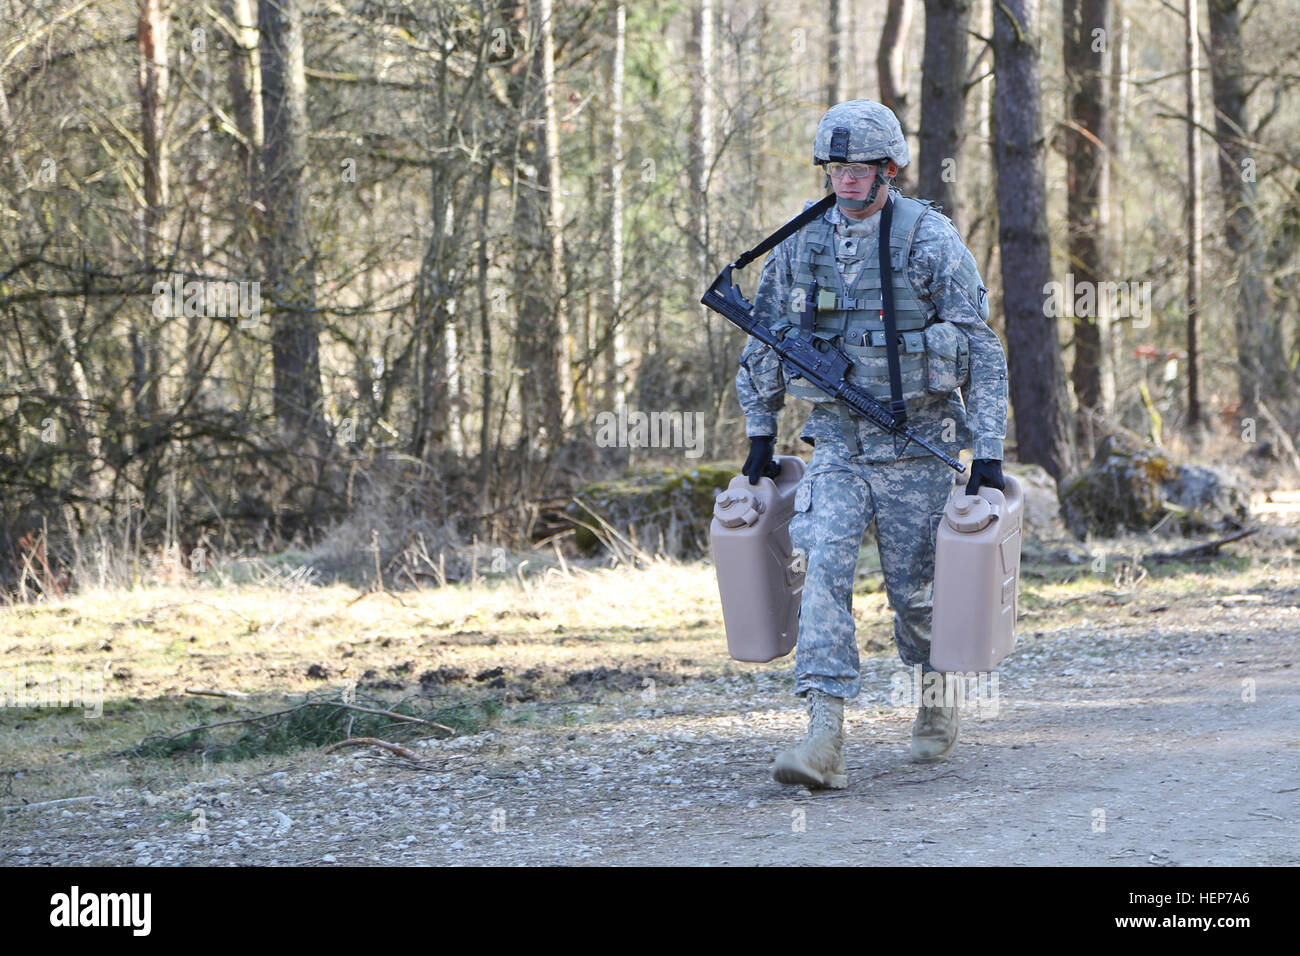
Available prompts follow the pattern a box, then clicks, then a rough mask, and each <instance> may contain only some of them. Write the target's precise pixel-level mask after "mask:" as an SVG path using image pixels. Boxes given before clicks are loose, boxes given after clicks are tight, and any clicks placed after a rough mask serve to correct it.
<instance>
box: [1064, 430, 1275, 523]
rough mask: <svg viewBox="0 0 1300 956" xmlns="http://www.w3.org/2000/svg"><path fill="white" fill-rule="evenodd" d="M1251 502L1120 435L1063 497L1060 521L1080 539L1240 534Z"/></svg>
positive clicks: (1208, 475)
mask: <svg viewBox="0 0 1300 956" xmlns="http://www.w3.org/2000/svg"><path fill="white" fill-rule="evenodd" d="M1249 513H1250V512H1249V499H1248V498H1247V496H1246V495H1245V493H1244V492H1243V491H1242V490H1241V489H1240V488H1239V487H1237V486H1236V485H1235V484H1234V483H1233V482H1232V481H1231V479H1229V478H1228V477H1227V476H1226V475H1222V474H1220V473H1219V472H1217V471H1216V470H1215V469H1213V468H1208V467H1206V466H1204V465H1178V464H1176V463H1174V462H1173V461H1172V460H1171V459H1170V458H1169V456H1168V453H1167V452H1166V451H1165V450H1164V449H1161V448H1157V447H1155V446H1154V445H1150V444H1148V443H1146V442H1144V441H1142V440H1141V439H1140V438H1138V437H1137V436H1136V435H1133V434H1132V433H1130V432H1125V431H1116V432H1113V433H1112V434H1110V435H1107V436H1106V437H1105V438H1103V439H1102V440H1101V442H1100V444H1099V445H1098V446H1097V454H1096V455H1094V456H1093V459H1092V462H1091V463H1090V464H1089V465H1088V467H1087V468H1086V469H1084V471H1083V472H1082V473H1081V474H1079V475H1077V476H1076V477H1075V478H1073V479H1072V480H1070V481H1068V482H1067V483H1066V484H1065V486H1064V489H1063V490H1062V492H1061V517H1062V518H1063V519H1064V521H1065V524H1066V527H1067V528H1069V529H1070V532H1071V533H1072V534H1074V535H1075V536H1076V537H1078V538H1084V537H1086V536H1087V535H1089V534H1091V535H1094V536H1100V537H1110V536H1113V535H1116V534H1119V533H1121V532H1124V531H1139V532H1141V531H1150V530H1151V529H1152V528H1154V527H1155V526H1156V525H1158V524H1161V522H1162V521H1163V522H1164V524H1163V525H1162V527H1164V528H1166V529H1167V530H1169V531H1171V532H1177V533H1181V534H1192V533H1196V532H1201V531H1206V530H1222V529H1224V528H1239V527H1242V522H1244V521H1245V520H1246V519H1247V518H1248V516H1249Z"/></svg>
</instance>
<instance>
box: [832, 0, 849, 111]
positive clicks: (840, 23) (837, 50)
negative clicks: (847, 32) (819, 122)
mask: <svg viewBox="0 0 1300 956" xmlns="http://www.w3.org/2000/svg"><path fill="white" fill-rule="evenodd" d="M845 7H846V0H830V10H829V11H828V15H829V18H830V23H829V25H828V28H827V40H826V107H827V109H829V108H830V107H832V106H834V105H835V104H836V103H841V102H843V101H844V100H845V99H847V98H848V97H847V96H845V94H844V89H845V75H846V74H847V73H848V72H849V70H850V68H851V64H849V63H847V62H846V57H845V56H844V49H845V43H844V28H845V26H846V20H847V18H848V14H847V10H846V9H845Z"/></svg>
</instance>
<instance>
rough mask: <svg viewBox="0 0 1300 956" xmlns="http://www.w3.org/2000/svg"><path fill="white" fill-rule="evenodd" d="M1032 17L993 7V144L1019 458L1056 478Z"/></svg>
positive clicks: (1032, 9) (1027, 10)
mask: <svg viewBox="0 0 1300 956" xmlns="http://www.w3.org/2000/svg"><path fill="white" fill-rule="evenodd" d="M1037 20H1038V0H999V3H998V4H997V7H996V9H995V10H994V13H993V55H994V64H995V68H996V70H997V85H996V87H995V90H994V100H993V122H994V126H995V131H994V138H993V142H994V148H993V152H994V161H995V162H994V167H995V169H996V170H997V196H998V241H999V246H1000V249H1001V256H1002V288H1003V300H1004V311H1005V313H1006V329H1007V331H1006V335H1007V360H1008V371H1009V373H1010V391H1011V403H1012V407H1013V409H1014V411H1015V423H1016V449H1017V457H1018V459H1019V460H1020V461H1021V462H1024V463H1033V464H1039V465H1042V466H1043V467H1044V468H1045V469H1047V471H1048V472H1049V473H1050V474H1051V475H1052V477H1053V478H1055V479H1056V480H1057V481H1058V482H1059V481H1061V480H1062V479H1063V478H1064V477H1065V475H1066V474H1067V473H1068V472H1069V471H1070V470H1071V468H1072V467H1073V463H1072V461H1071V458H1072V455H1071V450H1070V440H1069V430H1068V427H1067V424H1066V422H1067V415H1066V393H1065V374H1064V369H1063V366H1062V363H1061V347H1060V340H1059V337H1058V334H1057V327H1056V319H1055V317H1049V316H1047V315H1046V312H1047V311H1048V310H1047V309H1045V308H1044V301H1043V297H1044V294H1045V293H1046V291H1047V287H1048V283H1049V281H1050V278H1051V268H1052V257H1051V246H1050V236H1049V233H1048V228H1047V201H1046V190H1045V187H1044V171H1043V152H1044V143H1043V132H1042V118H1041V114H1040V103H1039V100H1040V96H1041V90H1040V86H1039V67H1038V58H1039V53H1038V45H1039V40H1038V35H1037V32H1036V30H1037Z"/></svg>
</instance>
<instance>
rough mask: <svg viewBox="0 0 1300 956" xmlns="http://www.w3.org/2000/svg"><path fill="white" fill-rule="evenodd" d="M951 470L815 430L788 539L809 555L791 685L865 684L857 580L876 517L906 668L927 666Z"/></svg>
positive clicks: (834, 690) (832, 688) (846, 692)
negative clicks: (937, 549) (885, 457)
mask: <svg viewBox="0 0 1300 956" xmlns="http://www.w3.org/2000/svg"><path fill="white" fill-rule="evenodd" d="M954 475H955V473H954V472H953V470H952V469H951V468H949V467H948V466H947V465H945V464H944V463H943V462H941V461H939V459H937V458H934V457H933V456H927V457H924V458H905V459H902V460H900V461H866V460H865V456H861V455H853V454H851V453H850V451H849V449H848V448H847V446H845V444H844V443H843V441H838V440H835V439H831V438H819V439H818V440H817V444H816V447H815V448H814V449H813V456H812V460H811V461H810V462H809V464H808V468H807V469H806V470H805V472H804V476H803V478H802V479H801V481H800V482H799V486H798V488H797V489H796V490H795V506H794V507H795V511H794V516H793V517H792V518H791V519H790V540H791V543H792V544H793V545H794V546H795V547H796V548H802V549H803V550H804V552H805V553H806V554H807V556H808V565H807V574H806V576H805V578H804V586H803V599H802V602H801V605H800V609H799V640H798V644H797V645H796V648H795V693H796V694H804V693H805V692H807V691H809V690H812V689H814V688H816V689H818V690H821V691H824V692H826V693H827V694H830V695H831V696H834V697H856V696H857V695H858V692H859V690H860V689H861V676H860V672H859V662H858V644H857V639H856V637H855V634H854V624H853V582H854V579H855V577H856V574H857V563H858V551H859V548H860V546H861V544H862V536H863V534H865V533H866V530H867V528H868V527H869V526H870V525H871V522H872V520H873V519H874V520H875V522H876V541H877V547H878V549H879V552H880V566H881V570H882V571H883V572H884V577H885V591H886V593H887V594H888V595H889V606H890V607H891V608H892V609H893V611H894V643H895V644H896V645H897V647H898V654H899V657H901V658H902V660H903V663H904V664H906V665H907V666H908V667H909V668H910V667H911V666H912V665H914V664H920V665H921V667H922V669H923V670H924V671H930V670H932V669H933V668H932V667H931V666H930V620H931V612H932V608H933V594H934V541H935V534H936V532H937V530H938V527H939V519H940V518H941V517H942V516H943V508H944V504H945V502H946V501H947V500H948V494H949V492H951V490H952V487H953V481H954Z"/></svg>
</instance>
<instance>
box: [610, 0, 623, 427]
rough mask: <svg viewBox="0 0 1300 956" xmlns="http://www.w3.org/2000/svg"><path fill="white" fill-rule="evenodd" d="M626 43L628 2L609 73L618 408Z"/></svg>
mask: <svg viewBox="0 0 1300 956" xmlns="http://www.w3.org/2000/svg"><path fill="white" fill-rule="evenodd" d="M626 44H627V5H626V4H624V3H621V2H620V3H616V4H615V5H614V55H613V60H612V63H611V65H610V76H609V100H610V102H609V109H610V133H609V308H608V310H607V311H606V315H607V319H606V321H607V322H608V323H609V324H611V325H613V327H614V329H613V334H612V335H611V336H609V337H608V342H607V346H606V351H605V402H606V405H607V406H608V407H609V408H612V409H616V408H618V406H620V405H626V404H627V362H628V355H627V333H626V332H625V331H624V327H623V323H622V321H621V316H622V313H623V172H624V169H625V167H626V159H625V158H624V155H623V69H624V55H625V50H626Z"/></svg>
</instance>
